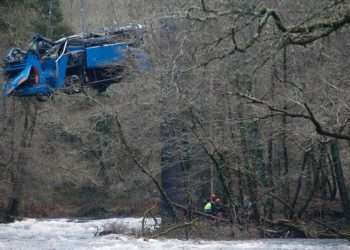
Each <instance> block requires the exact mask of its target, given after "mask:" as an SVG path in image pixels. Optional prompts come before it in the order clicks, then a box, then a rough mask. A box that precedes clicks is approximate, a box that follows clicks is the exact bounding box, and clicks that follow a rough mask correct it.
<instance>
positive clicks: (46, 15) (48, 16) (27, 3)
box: [0, 0, 71, 43]
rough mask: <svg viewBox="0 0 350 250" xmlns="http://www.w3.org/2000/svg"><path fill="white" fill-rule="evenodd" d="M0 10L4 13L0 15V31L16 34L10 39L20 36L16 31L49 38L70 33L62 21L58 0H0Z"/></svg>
mask: <svg viewBox="0 0 350 250" xmlns="http://www.w3.org/2000/svg"><path fill="white" fill-rule="evenodd" d="M0 11H1V12H2V13H6V15H1V16H0V31H2V32H8V33H10V34H16V36H15V37H11V39H17V38H18V37H19V36H20V37H21V35H18V33H23V32H24V33H26V34H27V33H28V31H30V32H31V33H40V34H42V35H44V36H47V37H49V38H58V37H59V36H62V35H66V34H70V33H71V29H70V28H69V27H68V26H67V25H66V24H65V23H64V20H63V13H62V10H61V6H60V1H59V0H11V1H6V0H0ZM23 12H24V13H23ZM22 15H25V16H22ZM22 27H23V29H22ZM24 27H25V28H24ZM28 28H29V29H28ZM13 43H17V41H14V42H13Z"/></svg>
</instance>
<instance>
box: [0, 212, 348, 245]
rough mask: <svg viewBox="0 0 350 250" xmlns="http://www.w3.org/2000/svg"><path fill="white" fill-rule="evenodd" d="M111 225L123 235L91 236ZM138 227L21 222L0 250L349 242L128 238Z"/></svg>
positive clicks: (1, 230)
mask: <svg viewBox="0 0 350 250" xmlns="http://www.w3.org/2000/svg"><path fill="white" fill-rule="evenodd" d="M113 224H114V225H115V224H118V226H120V227H122V228H123V232H125V234H118V235H115V234H114V235H106V236H97V237H96V236H95V234H96V232H97V231H101V230H102V228H103V227H104V225H113ZM140 225H141V219H138V218H119V219H108V220H85V221H81V220H69V219H51V220H37V219H25V220H23V221H18V222H14V223H11V224H6V225H5V224H3V225H0V250H115V249H125V250H134V249H135V250H136V249H142V250H148V249H149V250H158V249H166V250H180V249H181V250H190V249H191V250H192V249H194V250H199V249H200V250H206V249H208V250H213V249H222V250H229V249H230V250H240V249H244V250H258V249H259V250H260V249H269V250H316V249H322V250H350V245H349V242H348V241H345V240H304V239H288V240H286V239H281V240H248V241H205V240H189V241H181V240H174V239H154V240H144V239H142V238H136V237H133V236H130V234H128V232H131V231H133V230H134V231H135V230H138V229H139V228H140Z"/></svg>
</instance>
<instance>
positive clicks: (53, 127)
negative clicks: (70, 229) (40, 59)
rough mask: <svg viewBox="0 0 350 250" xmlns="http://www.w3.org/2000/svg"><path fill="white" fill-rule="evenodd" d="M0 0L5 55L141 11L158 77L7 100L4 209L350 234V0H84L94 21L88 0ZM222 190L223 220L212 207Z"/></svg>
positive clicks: (284, 232) (1, 136) (2, 111)
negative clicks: (100, 89)
mask: <svg viewBox="0 0 350 250" xmlns="http://www.w3.org/2000/svg"><path fill="white" fill-rule="evenodd" d="M49 3H51V7H50V4H49ZM0 9H1V13H3V14H2V15H1V17H0V29H1V34H0V38H1V39H0V46H1V51H2V52H5V50H6V49H7V48H8V47H9V46H23V45H24V44H26V42H27V41H29V40H30V36H31V35H33V34H34V33H35V32H41V33H42V34H44V35H46V36H48V37H51V38H57V37H59V36H61V35H67V34H70V33H71V32H72V31H75V32H79V31H80V29H81V21H82V20H84V21H85V22H86V25H87V26H86V27H87V29H88V30H89V31H98V30H99V29H101V28H103V27H107V26H111V25H125V24H128V23H131V22H135V23H141V24H143V25H145V27H146V33H145V38H144V45H143V47H144V49H145V51H147V53H148V54H149V55H150V57H151V58H152V69H151V70H150V71H149V72H146V73H142V74H140V73H137V72H132V71H130V75H129V76H127V77H126V78H125V80H123V81H122V82H121V83H118V84H114V85H112V86H111V87H110V88H109V89H108V90H107V91H106V92H105V93H102V94H98V93H95V92H94V91H89V90H87V92H86V93H87V94H78V95H76V96H66V95H65V94H63V93H57V94H55V95H54V96H52V97H51V98H50V99H49V100H48V101H46V102H38V101H36V100H35V99H34V98H4V97H0V98H1V100H0V101H1V106H0V168H1V171H0V180H1V181H0V195H1V196H0V207H1V208H2V210H1V211H2V214H3V215H4V216H5V217H6V216H45V217H50V216H107V215H108V216H110V215H119V216H120V215H140V214H144V213H146V212H147V213H152V214H161V215H162V218H164V221H166V222H169V223H178V224H179V223H180V224H181V223H184V224H183V225H182V226H183V227H182V226H181V225H180V226H179V227H180V228H188V227H191V228H192V230H193V231H195V230H196V227H195V226H194V225H195V222H197V219H196V218H197V217H199V218H201V220H206V221H209V223H210V221H212V220H218V221H221V222H222V223H223V224H228V225H231V226H232V228H235V229H234V230H236V228H239V230H240V231H242V230H243V231H244V230H248V227H244V226H246V225H254V228H255V229H259V232H260V233H262V234H261V235H263V236H267V237H276V236H277V237H280V236H299V237H300V236H306V237H325V236H328V237H330V236H337V237H349V235H350V233H349V228H347V227H346V225H349V223H350V194H349V192H350V165H349V164H350V154H349V150H350V127H349V121H350V116H349V114H350V107H349V105H348V100H349V97H348V96H347V94H348V91H350V87H349V86H348V84H349V83H350V78H349V77H348V72H347V69H348V66H350V61H349V60H350V59H349V58H350V57H349V55H348V54H349V53H350V52H348V48H349V45H350V44H349V42H348V41H349V38H350V36H349V34H348V32H349V30H350V1H348V0H317V1H316V0H309V1H303V0H293V1H292V0H286V1H278V0H260V1H259V0H250V1H240V0H215V1H213V0H210V1H209V0H178V1H160V0H149V1H140V0H133V1H131V0H129V1H128V0H124V1H122V0H99V1H93V0H86V1H85V12H84V15H83V16H82V15H81V13H80V1H77V0H76V1H71V0H61V1H58V0H57V1H56V0H55V1H51V2H50V1H42V0H31V1H29V0H27V1H26V0H16V1H14V0H11V1H5V0H0ZM49 9H51V10H52V11H51V12H50V11H49ZM23 13H27V14H25V15H24V14H23ZM49 13H51V14H49ZM19 16H21V18H18V17H19ZM210 193H216V194H217V195H218V196H219V197H221V198H222V199H223V201H224V205H225V216H224V217H223V218H220V219H218V218H210V216H207V215H206V214H203V213H202V212H203V211H202V208H203V201H204V200H205V199H207V198H208V197H209V195H210ZM166 218H167V219H166ZM187 233H188V231H187Z"/></svg>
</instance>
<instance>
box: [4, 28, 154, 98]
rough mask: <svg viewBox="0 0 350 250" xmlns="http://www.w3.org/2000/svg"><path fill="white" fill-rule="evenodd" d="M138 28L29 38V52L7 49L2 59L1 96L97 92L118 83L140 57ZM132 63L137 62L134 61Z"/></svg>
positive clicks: (141, 34)
mask: <svg viewBox="0 0 350 250" xmlns="http://www.w3.org/2000/svg"><path fill="white" fill-rule="evenodd" d="M143 30H144V29H143V27H142V26H141V25H129V26H126V27H124V28H119V29H115V30H109V31H108V32H105V33H103V34H88V35H82V34H81V35H73V36H69V37H64V38H61V39H59V40H57V41H51V40H49V39H47V38H45V37H42V36H40V35H36V36H34V38H33V39H32V42H31V43H30V45H29V48H28V50H26V51H23V50H21V49H19V48H13V49H10V50H9V52H8V54H7V55H6V56H5V58H4V67H3V74H4V76H5V80H6V81H5V83H4V84H3V93H4V95H5V96H12V95H15V96H49V95H51V94H53V93H54V92H55V91H56V90H63V91H64V92H65V93H67V94H74V93H78V92H80V91H81V89H82V88H83V87H91V88H94V89H97V90H98V91H100V92H102V91H105V90H106V89H107V88H108V86H110V85H111V84H112V83H116V82H119V81H120V80H121V79H123V76H125V74H126V69H127V68H128V67H130V65H131V64H132V63H130V60H134V59H135V58H136V60H137V57H135V55H133V53H135V52H136V54H137V53H138V54H140V53H141V54H143V59H142V60H143V61H142V63H146V64H147V63H148V62H145V61H144V57H146V55H145V53H143V52H142V50H141V49H139V47H140V45H141V44H142V39H143ZM136 64H137V62H136Z"/></svg>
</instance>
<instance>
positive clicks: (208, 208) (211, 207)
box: [204, 202, 213, 212]
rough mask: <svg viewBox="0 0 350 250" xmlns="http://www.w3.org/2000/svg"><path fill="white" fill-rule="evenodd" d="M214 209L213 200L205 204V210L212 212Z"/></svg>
mask: <svg viewBox="0 0 350 250" xmlns="http://www.w3.org/2000/svg"><path fill="white" fill-rule="evenodd" d="M212 209H213V204H211V202H207V203H206V204H205V206H204V211H205V212H211V211H212Z"/></svg>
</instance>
